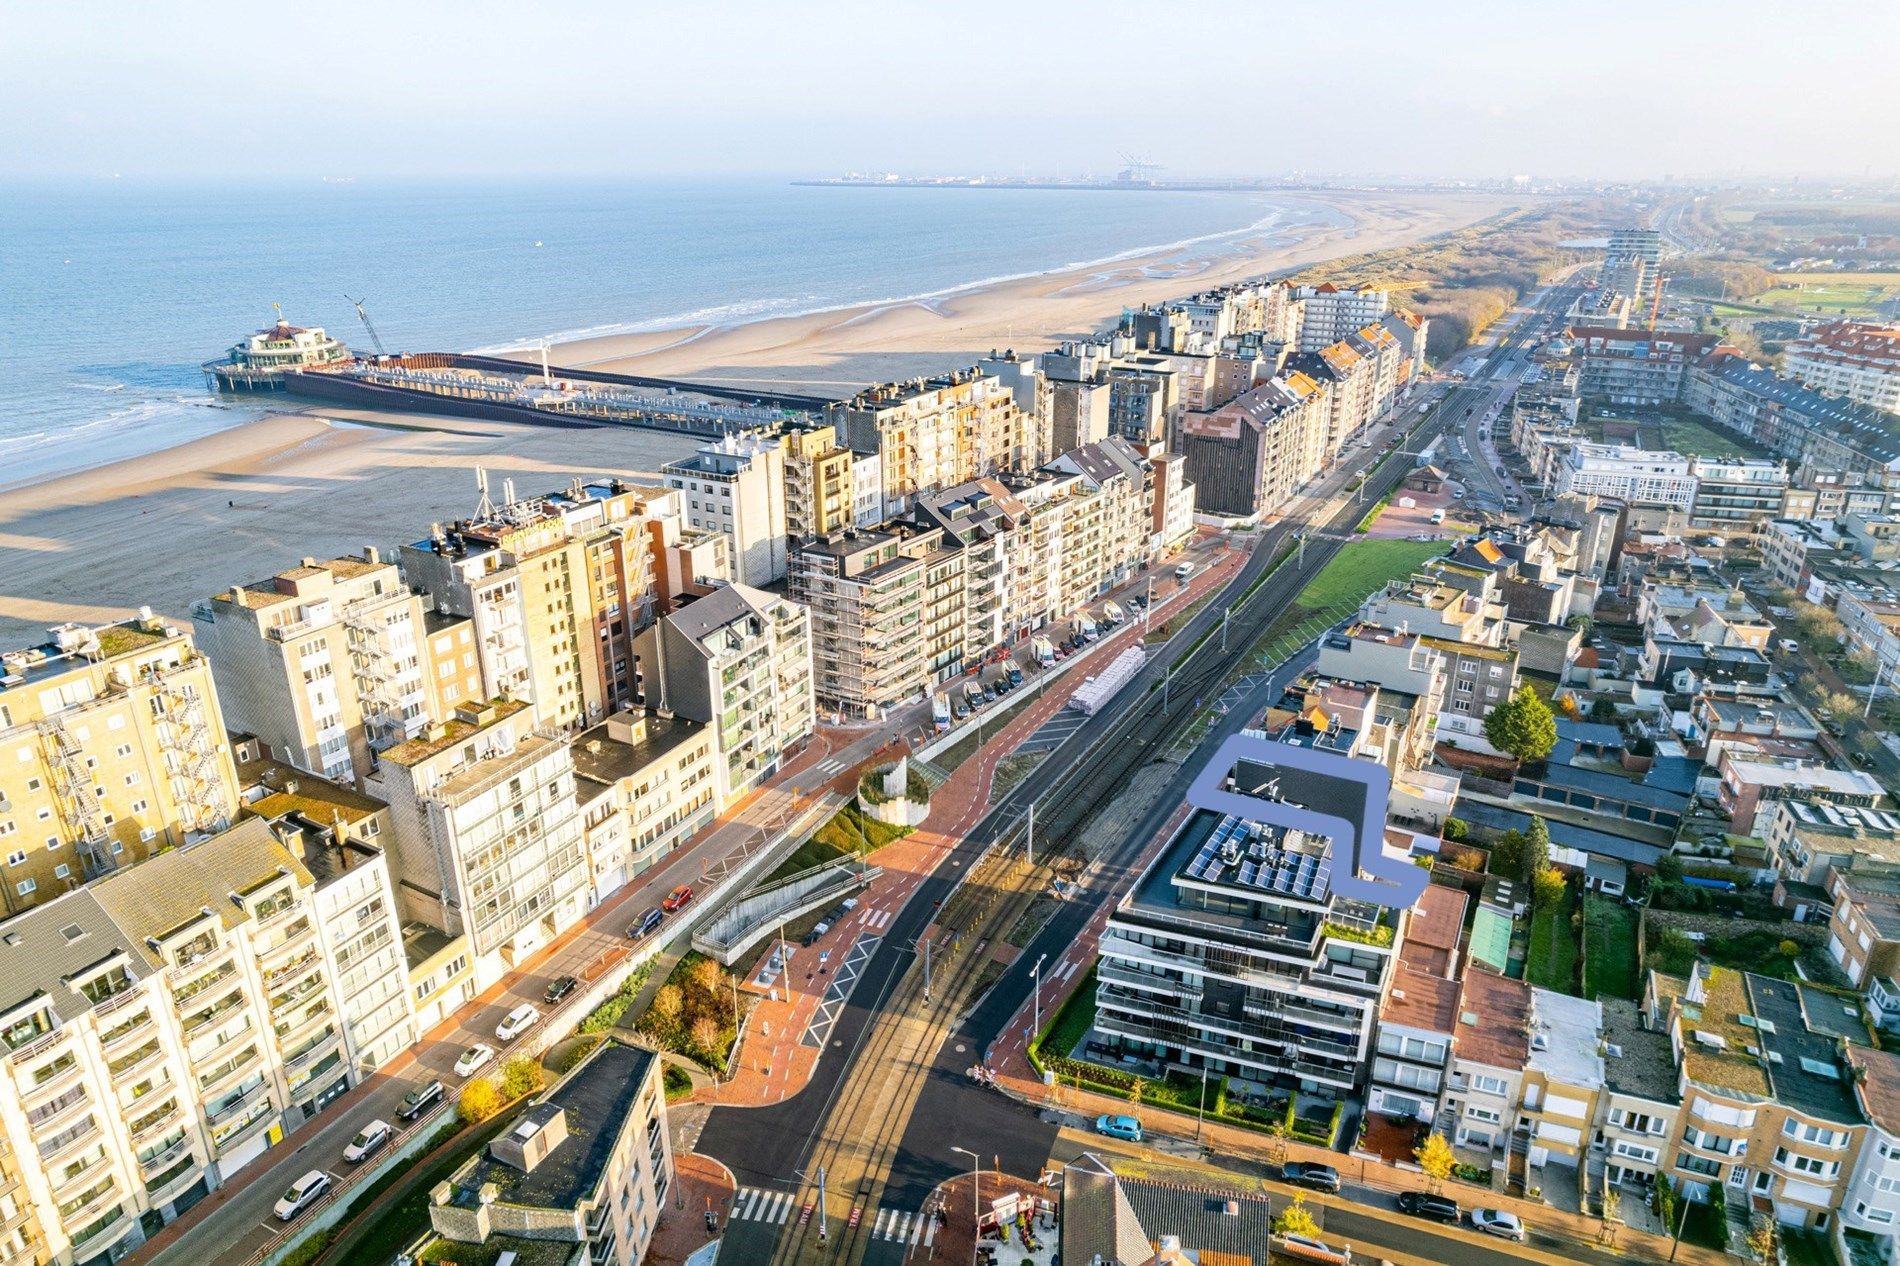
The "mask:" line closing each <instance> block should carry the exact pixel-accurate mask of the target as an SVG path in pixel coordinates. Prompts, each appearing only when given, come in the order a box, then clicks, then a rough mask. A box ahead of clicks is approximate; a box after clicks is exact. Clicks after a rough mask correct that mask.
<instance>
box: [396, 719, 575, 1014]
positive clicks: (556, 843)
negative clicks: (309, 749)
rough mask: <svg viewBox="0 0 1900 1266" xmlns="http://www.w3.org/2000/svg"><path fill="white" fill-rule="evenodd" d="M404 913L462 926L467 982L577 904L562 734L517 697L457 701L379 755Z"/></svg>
mask: <svg viewBox="0 0 1900 1266" xmlns="http://www.w3.org/2000/svg"><path fill="white" fill-rule="evenodd" d="M367 785H368V789H369V791H370V793H371V794H372V795H374V796H376V797H377V798H378V799H380V800H382V801H384V802H385V803H387V804H388V805H389V812H390V820H391V824H392V830H391V835H392V836H393V852H394V854H395V859H396V871H397V873H398V875H400V876H401V879H402V886H401V889H400V894H401V897H402V909H403V914H404V917H405V918H406V919H410V920H419V921H421V922H424V923H427V924H429V925H430V926H432V927H435V928H439V929H441V930H442V931H444V932H447V933H449V934H450V935H458V934H466V935H467V936H468V938H469V948H470V951H471V953H472V955H473V959H474V968H475V980H476V989H477V991H479V990H481V989H485V988H487V987H488V986H489V985H491V984H493V983H494V982H495V981H497V980H499V979H501V977H502V975H503V974H504V973H505V972H506V971H507V970H508V969H509V968H511V967H512V966H514V965H515V964H516V963H519V962H521V961H522V960H524V959H526V958H527V957H528V956H529V955H531V954H532V953H534V951H535V950H537V949H539V948H541V947H542V946H543V945H545V944H547V943H548V942H549V941H551V940H553V939H554V938H555V937H556V936H558V935H559V934H560V933H561V932H562V931H564V930H565V929H567V928H568V927H571V926H572V925H573V924H574V923H575V922H576V921H578V920H579V919H580V917H581V915H583V914H584V913H586V911H587V896H588V890H589V879H590V876H589V873H588V865H587V856H586V850H585V847H584V841H583V838H582V835H583V831H582V823H581V817H580V808H579V805H578V803H577V800H576V795H575V785H574V763H573V758H572V754H571V752H570V750H569V746H568V743H567V741H566V739H565V738H564V737H562V736H560V735H558V734H555V733H553V732H551V731H549V730H547V729H545V728H542V727H539V726H537V724H536V721H535V714H534V711H533V709H532V708H530V707H529V705H528V704H526V703H524V702H522V701H520V700H507V699H500V700H495V701H493V702H490V703H485V704H465V705H463V706H462V707H461V708H460V709H458V710H457V712H456V714H455V716H454V717H453V718H452V719H450V720H449V721H447V722H444V723H443V724H441V725H438V726H433V727H431V728H430V730H429V731H428V732H426V733H425V734H422V735H420V736H419V737H417V738H413V739H411V740H409V741H408V742H407V743H403V744H399V745H398V746H396V747H392V748H390V749H389V750H388V751H386V752H384V753H383V759H382V762H381V764H380V765H379V766H378V767H377V770H376V772H375V773H374V774H373V775H371V777H370V778H369V779H368V780H367Z"/></svg>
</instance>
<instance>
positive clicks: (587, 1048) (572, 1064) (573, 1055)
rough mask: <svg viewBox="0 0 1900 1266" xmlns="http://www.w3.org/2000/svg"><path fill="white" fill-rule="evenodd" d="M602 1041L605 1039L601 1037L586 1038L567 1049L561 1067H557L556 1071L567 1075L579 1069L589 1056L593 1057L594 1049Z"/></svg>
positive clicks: (562, 1057) (561, 1060) (560, 1063)
mask: <svg viewBox="0 0 1900 1266" xmlns="http://www.w3.org/2000/svg"><path fill="white" fill-rule="evenodd" d="M602 1040H603V1039H602V1038H599V1037H584V1038H582V1039H580V1040H579V1041H577V1042H575V1043H574V1044H573V1045H572V1046H570V1047H568V1048H567V1053H566V1054H564V1055H562V1056H561V1058H560V1061H559V1067H557V1068H556V1069H555V1071H556V1072H561V1073H566V1072H570V1071H572V1070H573V1069H575V1068H577V1067H579V1065H580V1062H581V1061H582V1060H584V1059H586V1058H587V1057H588V1056H589V1055H592V1054H593V1053H594V1048H595V1047H596V1046H599V1045H600V1044H601V1042H602Z"/></svg>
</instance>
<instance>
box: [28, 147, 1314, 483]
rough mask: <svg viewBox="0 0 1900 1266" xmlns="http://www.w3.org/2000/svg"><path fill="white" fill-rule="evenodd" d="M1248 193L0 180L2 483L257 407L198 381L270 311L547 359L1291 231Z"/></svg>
mask: <svg viewBox="0 0 1900 1266" xmlns="http://www.w3.org/2000/svg"><path fill="white" fill-rule="evenodd" d="M1332 215H1333V213H1331V212H1329V211H1328V209H1327V208H1325V207H1324V206H1322V205H1320V204H1317V203H1310V202H1300V201H1296V200H1289V201H1279V200H1275V199H1274V198H1273V197H1272V196H1271V195H1263V194H1256V193H1216V192H1210V193H1189V192H1179V193H1176V192H1158V191H1119V190H1065V189H1020V190H1019V189H968V188H870V189H866V188H852V187H825V186H804V185H794V184H791V183H789V182H787V181H784V180H779V179H770V180H767V179H749V180H741V179H727V180H697V181H683V180H682V181H659V180H655V181H647V182H640V183H631V182H628V183H605V182H591V183H590V182H587V181H582V180H577V179H575V178H573V177H570V176H567V175H564V174H563V173H561V172H559V171H555V170H550V171H548V172H546V173H543V174H542V175H541V176H540V177H538V178H532V179H511V180H508V181H506V182H501V181H495V182H484V183H472V182H471V183H446V182H431V183H424V182H412V183H404V182H396V181H386V180H377V181H371V180H362V181H355V180H320V179H310V180H306V181H301V182H295V183H275V184H197V185H190V186H185V185H164V184H153V183H149V182H143V181H134V180H131V179H124V180H119V179H112V180H99V181H95V182H90V183H84V184H64V185H44V186H33V185H19V184H15V185H12V186H10V187H8V188H4V189H0V486H6V485H18V484H21V483H26V482H32V481H35V480H38V479H43V478H46V477H48V476H50V475H53V474H58V473H65V472H70V471H73V470H77V469H83V468H87V467H91V466H96V465H99V464H101V463H104V462H107V461H114V460H118V459H120V458H124V457H128V456H135V455H138V454H140V453H144V452H151V451H154V450H157V449H160V448H165V447H169V446H171V445H174V444H178V443H183V442H185V441H187V440H192V439H196V438H199V437H201V436H204V435H207V434H211V433H214V432H216V431H218V430H220V429H224V428H228V427H231V426H234V425H237V424H239V423H242V422H245V421H248V420H250V419H252V418H255V417H257V416H259V415H260V414H261V412H262V410H260V409H258V408H257V407H256V405H255V404H254V403H250V402H243V401H236V400H233V399H228V398H227V399H220V398H219V397H218V396H216V395H215V394H213V393H212V392H211V391H210V390H208V389H207V387H206V385H205V381H204V375H203V374H202V373H201V371H200V369H199V366H200V364H201V363H202V362H204V361H207V360H212V359H215V358H217V357H219V356H221V355H222V354H223V353H224V352H225V350H226V349H227V348H229V347H230V345H231V344H232V343H234V342H236V341H237V340H238V339H239V338H240V337H241V336H243V335H244V334H246V333H247V332H249V331H251V330H253V329H256V328H259V327H261V326H265V325H268V324H270V323H271V322H272V321H273V320H274V319H275V317H276V315H277V313H278V312H281V313H282V315H283V316H284V317H285V318H286V319H288V320H289V321H291V322H292V323H293V324H297V325H306V326H322V327H324V328H325V329H326V330H328V331H329V332H330V333H331V334H333V335H335V336H337V337H339V338H341V339H342V340H343V341H344V342H345V343H347V344H349V345H350V346H351V347H352V348H357V349H362V350H365V351H367V350H369V349H370V347H371V342H370V338H369V335H368V333H367V331H366V330H365V329H364V328H363V326H362V324H361V323H360V322H359V320H358V317H357V313H356V309H355V307H354V305H353V304H352V302H351V301H352V300H359V299H360V300H362V301H363V307H364V311H365V312H366V313H367V314H368V316H369V319H370V320H371V321H372V322H373V323H374V325H375V328H376V332H377V333H378V335H380V337H381V339H382V343H383V345H384V346H385V347H386V348H387V349H388V350H389V351H392V352H396V351H470V350H476V349H483V350H495V349H502V348H519V347H524V346H534V345H537V344H538V342H539V341H540V340H541V339H543V338H548V339H552V340H554V341H556V342H559V341H561V340H563V339H571V338H577V337H584V336H588V335H597V334H610V333H621V332H637V331H643V330H655V329H667V328H671V327H675V326H683V325H697V324H702V323H720V324H723V323H736V322H743V321H753V320H760V319H764V318H770V317H777V316H787V315H795V314H801V313H807V312H813V311H822V310H826V309H833V308H841V307H851V306H855V305H859V304H864V303H871V302H879V301H887V300H900V299H920V298H928V297H932V296H940V295H948V294H952V293H954V292H956V291H958V290H961V289H965V288H969V287H974V286H980V285H983V284H985V283H989V282H995V281H999V280H1004V279H1009V278H1015V277H1021V276H1026V275H1033V274H1036V273H1042V272H1049V271H1065V270H1071V269H1075V268H1078V267H1089V266H1095V265H1103V266H1106V265H1108V264H1111V263H1114V262H1116V261H1120V260H1126V259H1129V258H1132V257H1135V256H1138V255H1144V254H1149V253H1152V252H1154V251H1156V250H1157V249H1178V250H1181V251H1187V250H1190V249H1192V250H1194V251H1196V252H1202V253H1204V252H1206V251H1208V250H1210V249H1211V250H1218V249H1220V244H1221V243H1223V242H1234V243H1237V242H1238V241H1239V240H1240V239H1241V238H1243V237H1248V236H1255V235H1258V234H1260V233H1262V232H1266V231H1274V230H1282V229H1286V228H1291V227H1294V226H1296V225H1301V224H1312V223H1332V222H1335V221H1334V220H1333V219H1331V218H1329V217H1331V216H1332Z"/></svg>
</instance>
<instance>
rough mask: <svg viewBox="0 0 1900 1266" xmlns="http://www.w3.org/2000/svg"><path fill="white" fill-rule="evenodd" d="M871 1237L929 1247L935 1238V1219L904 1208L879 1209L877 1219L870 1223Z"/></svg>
mask: <svg viewBox="0 0 1900 1266" xmlns="http://www.w3.org/2000/svg"><path fill="white" fill-rule="evenodd" d="M871 1238H872V1239H874V1240H885V1241H888V1242H889V1243H892V1244H910V1245H913V1246H914V1245H918V1244H921V1245H923V1246H924V1247H925V1248H929V1247H930V1246H931V1245H932V1244H934V1243H935V1242H936V1240H937V1219H935V1218H933V1217H928V1216H926V1215H925V1214H922V1213H913V1212H909V1211H907V1210H904V1209H892V1208H883V1209H879V1210H878V1211H877V1221H876V1222H874V1223H872V1224H871Z"/></svg>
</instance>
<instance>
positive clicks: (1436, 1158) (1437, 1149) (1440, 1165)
mask: <svg viewBox="0 0 1900 1266" xmlns="http://www.w3.org/2000/svg"><path fill="white" fill-rule="evenodd" d="M1412 1159H1414V1160H1416V1161H1417V1162H1418V1167H1419V1168H1420V1169H1422V1170H1424V1171H1425V1177H1426V1178H1428V1179H1430V1180H1431V1185H1432V1190H1433V1191H1437V1190H1439V1189H1440V1188H1441V1187H1443V1186H1444V1183H1445V1180H1446V1179H1447V1178H1449V1177H1451V1171H1452V1170H1453V1169H1454V1168H1455V1167H1456V1166H1457V1164H1458V1157H1457V1156H1456V1155H1455V1154H1454V1153H1453V1152H1452V1150H1451V1144H1450V1143H1447V1142H1446V1141H1445V1136H1444V1135H1443V1134H1440V1133H1439V1132H1438V1131H1436V1130H1433V1131H1432V1132H1431V1133H1430V1134H1427V1135H1426V1136H1425V1141H1424V1142H1423V1143H1421V1144H1419V1145H1418V1147H1417V1148H1416V1149H1414V1150H1413V1152H1412Z"/></svg>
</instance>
